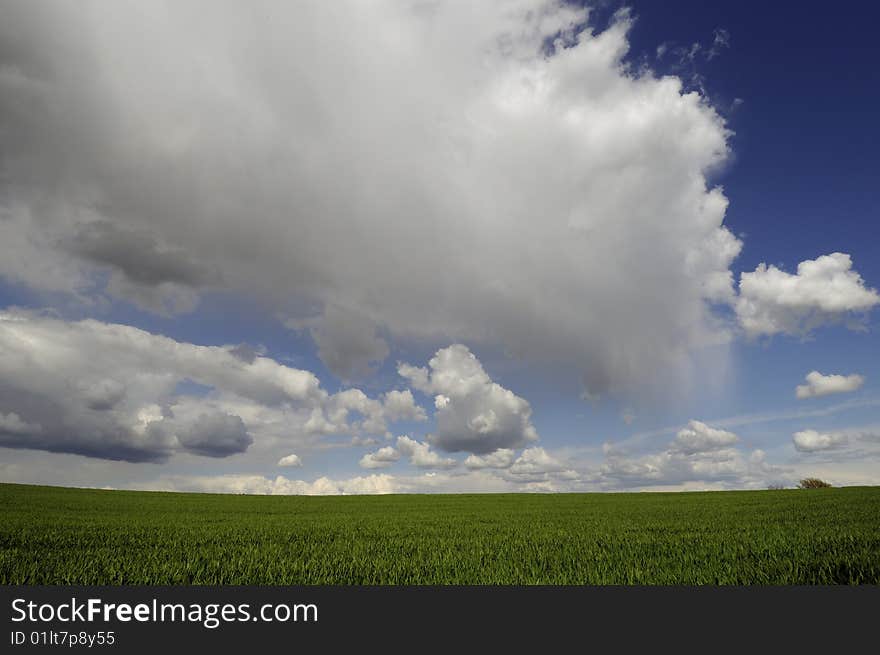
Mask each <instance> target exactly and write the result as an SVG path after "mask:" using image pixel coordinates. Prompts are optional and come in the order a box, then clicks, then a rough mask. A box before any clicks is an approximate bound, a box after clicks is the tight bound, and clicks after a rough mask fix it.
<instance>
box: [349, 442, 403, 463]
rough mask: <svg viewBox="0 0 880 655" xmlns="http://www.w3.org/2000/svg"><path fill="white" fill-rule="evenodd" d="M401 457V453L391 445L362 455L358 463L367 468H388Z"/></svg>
mask: <svg viewBox="0 0 880 655" xmlns="http://www.w3.org/2000/svg"><path fill="white" fill-rule="evenodd" d="M399 459H400V453H399V452H397V450H395V449H394V448H393V447H391V446H385V447H384V448H380V449H379V450H377V451H376V452H374V453H367V454H366V455H364V456H363V457H361V459H360V462H358V464H359V465H360V466H361V468H365V469H381V468H387V467H389V466H391V465H392V464H394V462H396V461H397V460H399Z"/></svg>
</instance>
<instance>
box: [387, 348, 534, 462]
mask: <svg viewBox="0 0 880 655" xmlns="http://www.w3.org/2000/svg"><path fill="white" fill-rule="evenodd" d="M398 372H399V373H400V375H401V376H403V377H404V378H406V379H407V380H408V381H409V383H410V384H411V385H412V386H413V387H414V388H415V389H418V390H419V391H422V392H424V393H427V394H433V395H434V396H435V397H434V406H435V408H436V411H435V418H436V421H437V427H436V431H435V432H434V433H433V434H431V435H429V436H428V442H429V443H430V444H431V445H433V446H436V447H437V448H439V449H441V450H445V451H449V452H455V451H466V452H470V453H473V454H476V455H483V454H487V453H491V452H493V451H495V450H498V449H499V448H515V447H517V446H522V445H526V444H528V443H530V442H533V441H537V439H538V433H537V431H536V430H535V427H534V426H533V425H532V423H531V414H532V409H531V407H530V405H529V403H528V401H526V400H525V399H524V398H521V397H519V396H517V395H516V394H514V393H513V392H512V391H510V390H509V389H505V388H504V387H502V386H501V385H499V384H497V383H495V382H493V381H492V379H491V378H490V377H489V375H488V374H487V373H486V371H485V370H484V369H483V366H482V364H481V363H480V361H479V360H478V359H477V358H476V356H475V355H474V354H473V353H471V351H470V350H468V348H467V347H466V346H463V345H461V344H453V345H451V346H449V347H448V348H443V349H442V350H438V351H437V353H436V354H435V355H434V357H432V358H431V360H430V361H429V362H428V368H417V367H414V366H410V365H408V364H400V365H399V366H398Z"/></svg>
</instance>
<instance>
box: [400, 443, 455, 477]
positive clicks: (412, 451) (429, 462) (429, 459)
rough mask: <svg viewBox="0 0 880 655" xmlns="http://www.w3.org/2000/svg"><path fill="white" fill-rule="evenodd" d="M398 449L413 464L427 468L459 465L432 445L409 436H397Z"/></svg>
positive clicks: (447, 467) (446, 467)
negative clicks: (442, 455) (438, 452)
mask: <svg viewBox="0 0 880 655" xmlns="http://www.w3.org/2000/svg"><path fill="white" fill-rule="evenodd" d="M397 450H398V451H400V453H401V454H402V455H404V456H406V457H409V462H410V464H412V465H413V466H417V467H419V468H426V469H449V468H454V467H455V466H457V465H458V462H456V461H455V460H454V459H452V458H451V457H441V456H440V455H438V454H437V453H435V452H434V451H433V450H431V447H430V446H429V445H428V444H426V443H422V442H420V441H416V440H415V439H410V438H409V437H407V436H401V437H397Z"/></svg>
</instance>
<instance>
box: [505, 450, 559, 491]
mask: <svg viewBox="0 0 880 655" xmlns="http://www.w3.org/2000/svg"><path fill="white" fill-rule="evenodd" d="M505 475H506V476H507V477H508V479H513V480H519V481H524V482H547V481H550V480H551V479H554V478H561V479H575V478H577V473H576V472H575V471H573V470H571V469H569V468H568V467H567V466H566V465H565V464H564V463H563V462H561V461H559V460H558V459H557V458H555V457H553V456H552V455H550V454H549V453H548V452H547V451H546V450H544V449H543V448H540V447H535V448H526V449H525V450H524V451H523V452H522V454H520V456H519V457H517V459H516V461H515V462H514V463H513V465H512V466H511V467H510V468H509V469H508V470H507V471H505Z"/></svg>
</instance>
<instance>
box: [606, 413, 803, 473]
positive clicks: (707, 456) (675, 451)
mask: <svg viewBox="0 0 880 655" xmlns="http://www.w3.org/2000/svg"><path fill="white" fill-rule="evenodd" d="M738 441H739V439H738V437H737V435H735V434H733V433H732V432H727V431H725V430H719V429H717V428H712V427H710V426H708V425H706V424H705V423H701V422H700V421H690V422H689V423H688V425H687V427H685V428H683V429H681V430H679V432H678V434H677V435H676V437H675V439H673V440H672V441H671V442H670V443H669V444H668V445H667V446H666V448H665V449H664V450H662V451H661V452H658V453H650V454H645V455H637V456H632V455H629V454H627V453H626V452H621V451H619V450H618V449H617V448H616V447H614V446H613V445H611V444H606V445H605V448H604V453H605V462H604V463H603V464H602V465H601V466H600V467H599V468H598V470H597V471H596V472H595V473H594V474H593V475H592V476H591V479H592V480H594V481H595V482H597V483H598V484H600V486H601V487H602V488H606V489H614V488H624V489H626V488H630V489H632V488H651V487H658V488H659V487H669V488H677V487H680V486H682V485H685V486H687V485H691V484H694V483H699V484H704V485H705V484H709V485H713V484H717V485H721V487H720V488H743V487H746V488H762V487H764V486H766V485H767V484H768V483H769V482H778V481H780V480H782V481H785V482H789V481H790V480H791V473H790V471H788V470H786V469H784V468H782V467H779V466H776V465H773V464H771V463H770V462H768V461H767V459H766V453H765V452H764V451H763V450H760V449H756V450H753V451H752V452H751V453H748V454H746V453H744V452H742V451H740V450H738V449H736V448H732V447H731V446H733V445H734V444H736V443H737V442H738Z"/></svg>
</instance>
